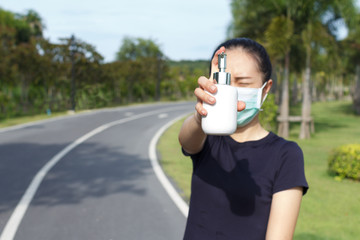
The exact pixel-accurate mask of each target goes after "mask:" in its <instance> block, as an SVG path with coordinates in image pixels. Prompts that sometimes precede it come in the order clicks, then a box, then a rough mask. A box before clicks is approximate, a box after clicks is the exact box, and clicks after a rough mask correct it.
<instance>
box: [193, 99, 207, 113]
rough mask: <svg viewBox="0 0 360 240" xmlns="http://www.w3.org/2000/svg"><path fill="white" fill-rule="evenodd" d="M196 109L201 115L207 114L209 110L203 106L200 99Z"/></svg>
mask: <svg viewBox="0 0 360 240" xmlns="http://www.w3.org/2000/svg"><path fill="white" fill-rule="evenodd" d="M195 110H196V111H197V112H198V114H200V115H201V116H206V115H207V111H206V109H205V108H204V107H203V104H202V102H200V101H198V102H197V103H196V105H195Z"/></svg>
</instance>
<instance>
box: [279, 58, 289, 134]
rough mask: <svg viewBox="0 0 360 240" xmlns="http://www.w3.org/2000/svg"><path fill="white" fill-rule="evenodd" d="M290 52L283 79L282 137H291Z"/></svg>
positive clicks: (280, 126) (286, 60)
mask: <svg viewBox="0 0 360 240" xmlns="http://www.w3.org/2000/svg"><path fill="white" fill-rule="evenodd" d="M289 63H290V54H289V52H288V53H287V54H286V55H285V64H284V79H283V81H282V92H281V105H280V118H281V119H280V123H279V129H278V134H279V136H281V137H284V138H288V137H289V65H290V64H289Z"/></svg>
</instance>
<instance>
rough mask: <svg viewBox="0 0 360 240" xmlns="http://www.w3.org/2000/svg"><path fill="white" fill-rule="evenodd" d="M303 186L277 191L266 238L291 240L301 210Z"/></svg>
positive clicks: (269, 239)
mask: <svg viewBox="0 0 360 240" xmlns="http://www.w3.org/2000/svg"><path fill="white" fill-rule="evenodd" d="M302 194H303V188H302V187H296V188H291V189H289V190H285V191H281V192H277V193H275V194H274V195H273V199H272V203H271V210H270V217H269V222H268V227H267V232H266V240H291V239H293V235H294V232H295V226H296V221H297V218H298V215H299V211H300V205H301V199H302Z"/></svg>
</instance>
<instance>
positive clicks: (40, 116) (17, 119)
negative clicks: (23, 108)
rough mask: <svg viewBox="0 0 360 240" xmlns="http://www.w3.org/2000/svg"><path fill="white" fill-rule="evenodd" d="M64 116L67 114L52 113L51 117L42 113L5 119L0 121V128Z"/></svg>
mask: <svg viewBox="0 0 360 240" xmlns="http://www.w3.org/2000/svg"><path fill="white" fill-rule="evenodd" d="M66 114H67V112H57V113H52V114H51V115H47V114H45V113H44V114H37V115H32V116H22V117H14V118H6V119H2V120H0V128H4V127H11V126H15V125H19V124H23V123H29V122H34V121H39V120H45V119H50V118H54V117H59V116H63V115H66Z"/></svg>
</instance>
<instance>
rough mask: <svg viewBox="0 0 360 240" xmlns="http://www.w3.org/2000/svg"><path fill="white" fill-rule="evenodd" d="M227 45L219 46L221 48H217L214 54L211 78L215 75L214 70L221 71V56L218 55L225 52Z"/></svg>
mask: <svg viewBox="0 0 360 240" xmlns="http://www.w3.org/2000/svg"><path fill="white" fill-rule="evenodd" d="M225 50H226V49H225V47H224V46H221V47H220V48H219V50H217V51H216V52H215V54H214V56H213V59H212V61H211V75H210V78H212V77H213V75H214V72H218V71H219V68H218V63H219V58H218V55H219V54H221V53H223V52H225Z"/></svg>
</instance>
